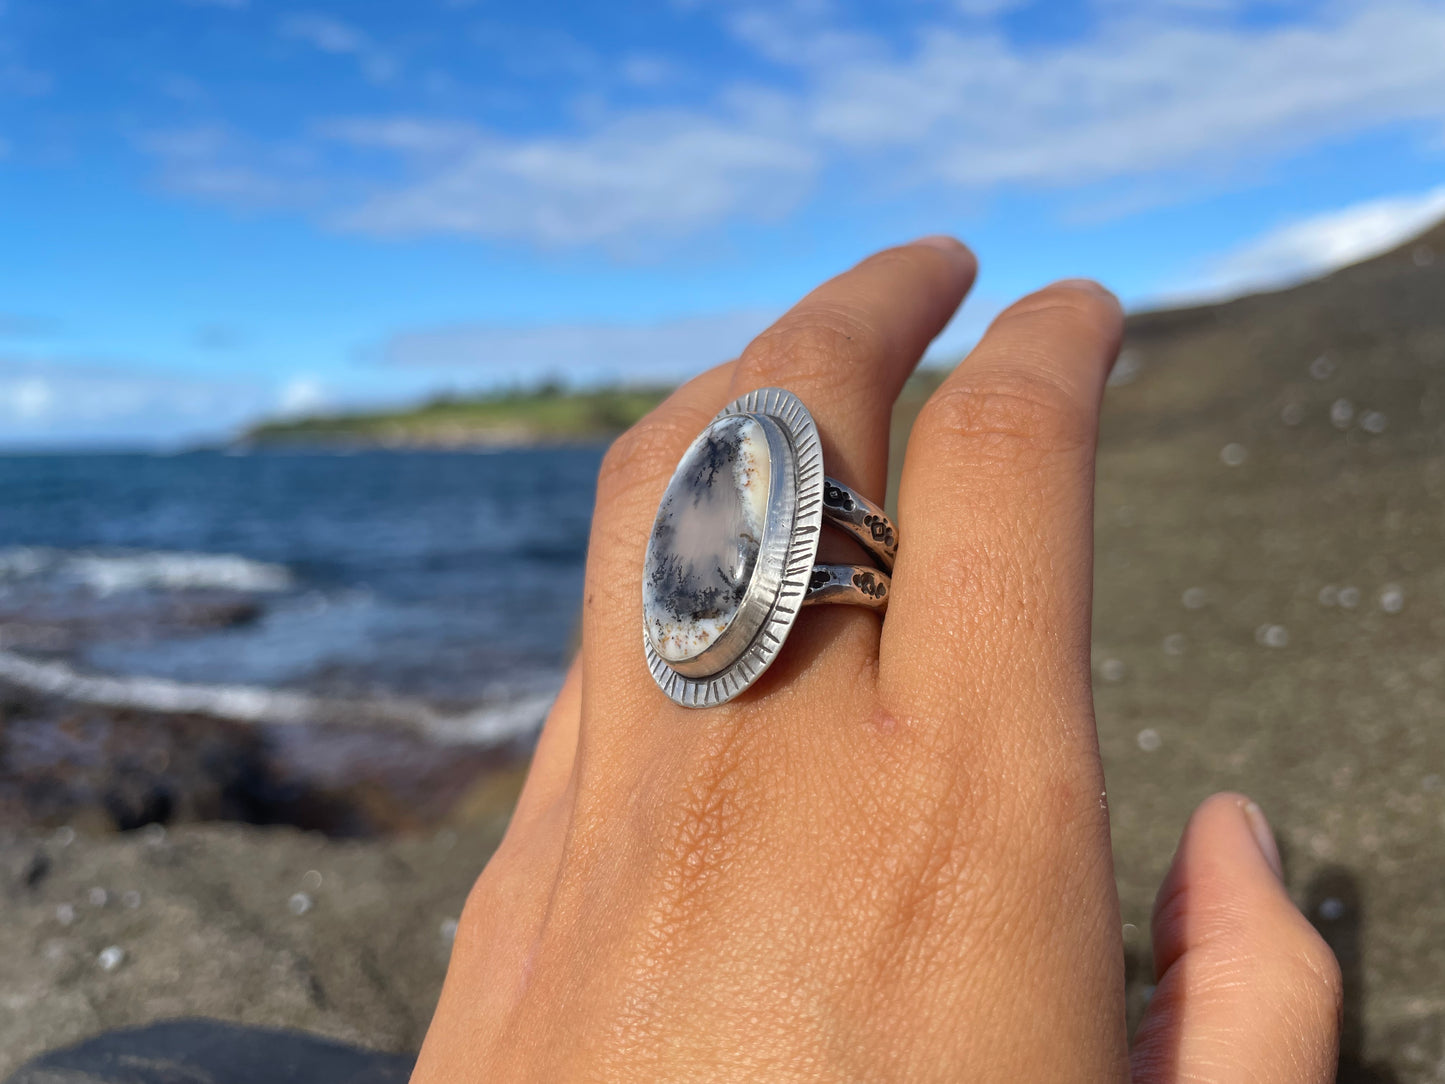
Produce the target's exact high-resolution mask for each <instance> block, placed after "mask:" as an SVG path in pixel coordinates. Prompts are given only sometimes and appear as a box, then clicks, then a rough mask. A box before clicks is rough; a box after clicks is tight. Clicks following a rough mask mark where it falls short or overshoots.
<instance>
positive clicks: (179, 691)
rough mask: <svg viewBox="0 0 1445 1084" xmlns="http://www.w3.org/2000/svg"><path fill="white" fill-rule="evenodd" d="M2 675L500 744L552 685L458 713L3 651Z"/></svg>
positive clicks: (98, 694) (81, 695)
mask: <svg viewBox="0 0 1445 1084" xmlns="http://www.w3.org/2000/svg"><path fill="white" fill-rule="evenodd" d="M0 680H3V681H8V682H10V683H11V684H13V685H18V686H20V687H22V688H25V689H30V690H32V691H33V692H38V693H44V694H47V695H50V696H58V697H63V698H65V699H68V700H75V701H79V702H81V703H87V704H101V705H105V706H107V707H115V708H134V709H139V710H144V711H157V712H167V713H177V714H179V713H188V712H194V713H196V714H203V715H214V716H217V717H219V718H223V719H230V720H233V721H235V722H243V723H271V724H277V725H308V724H319V723H332V724H339V725H345V726H398V727H403V728H406V729H411V730H414V731H417V732H419V733H421V734H423V735H425V736H426V737H429V738H431V739H432V740H434V741H439V742H447V743H457V744H465V745H479V746H497V745H504V744H506V743H507V742H509V741H512V740H514V739H516V738H521V737H524V736H526V735H528V734H530V733H532V732H533V731H535V730H536V729H537V728H538V727H539V726H540V725H541V723H542V720H543V719H544V718H545V717H546V714H547V710H548V708H550V707H551V704H552V701H553V700H554V699H555V698H556V690H555V689H551V690H547V691H545V692H537V691H533V692H528V693H525V694H521V695H514V696H511V697H498V699H496V700H495V701H493V702H491V703H487V704H483V705H480V706H478V707H476V708H473V709H471V710H469V711H465V712H461V713H459V714H449V713H445V712H440V711H438V710H436V709H435V708H434V707H432V706H431V705H429V704H426V703H424V702H422V701H418V700H406V699H400V698H394V699H376V700H365V701H351V700H339V699H330V698H326V697H319V696H312V695H310V694H307V693H303V692H295V691H292V690H286V689H267V688H262V687H259V686H253V685H201V684H190V683H185V682H179V681H171V680H168V679H166V678H156V677H145V676H139V675H127V676H114V675H107V674H89V673H85V672H83V671H80V670H77V669H76V668H74V667H73V666H71V665H70V664H68V663H64V662H58V661H50V660H41V659H33V658H29V657H27V656H25V655H22V654H19V653H18V652H13V651H0Z"/></svg>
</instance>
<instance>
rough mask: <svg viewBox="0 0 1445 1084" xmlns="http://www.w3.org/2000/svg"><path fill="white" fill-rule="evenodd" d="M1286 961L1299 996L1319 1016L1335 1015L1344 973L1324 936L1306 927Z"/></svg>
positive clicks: (1343, 985) (1339, 1000) (1339, 1002)
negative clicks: (1288, 962) (1289, 965)
mask: <svg viewBox="0 0 1445 1084" xmlns="http://www.w3.org/2000/svg"><path fill="white" fill-rule="evenodd" d="M1289 960H1290V964H1291V968H1292V972H1293V973H1292V982H1293V986H1294V988H1295V989H1296V990H1297V991H1298V994H1299V996H1300V997H1301V998H1302V999H1303V1000H1304V1001H1305V1003H1306V1004H1308V1005H1309V1006H1310V1007H1311V1008H1312V1009H1313V1010H1314V1011H1316V1012H1317V1013H1319V1014H1320V1015H1322V1016H1329V1017H1333V1016H1336V1015H1337V1014H1338V1013H1339V1009H1340V1005H1341V1003H1342V1001H1343V998H1344V989H1345V981H1344V973H1343V972H1342V971H1341V969H1340V962H1339V960H1338V959H1336V958H1335V954H1334V951H1333V950H1332V949H1331V948H1330V946H1329V944H1328V943H1327V942H1326V941H1325V939H1324V938H1323V937H1321V936H1320V935H1319V933H1318V932H1316V931H1315V929H1314V928H1313V927H1310V926H1306V927H1305V929H1304V931H1303V935H1302V937H1301V939H1300V943H1299V944H1298V945H1297V946H1295V948H1294V949H1293V951H1292V952H1291V954H1290V957H1289Z"/></svg>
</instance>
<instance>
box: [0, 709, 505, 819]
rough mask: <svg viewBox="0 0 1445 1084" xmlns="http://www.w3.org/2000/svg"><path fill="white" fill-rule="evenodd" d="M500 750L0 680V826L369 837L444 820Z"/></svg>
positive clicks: (498, 760) (501, 759)
mask: <svg viewBox="0 0 1445 1084" xmlns="http://www.w3.org/2000/svg"><path fill="white" fill-rule="evenodd" d="M512 755H513V754H512V753H511V752H510V751H508V750H495V751H488V750H485V749H479V748H471V747H462V748H458V747H453V746H441V745H437V744H436V743H432V742H428V741H426V740H425V739H424V738H421V737H419V736H416V735H412V734H408V733H401V732H394V731H385V730H383V729H381V728H365V729H342V728H337V727H310V726H289V727H286V726H271V727H268V726H257V725H253V724H249V723H240V722H235V721H232V720H228V719H221V718H215V717H212V716H208V715H197V714H171V713H164V712H150V711H141V710H135V709H123V708H112V707H106V706H102V705H87V704H76V703H73V702H68V701H65V700H63V699H60V698H57V697H47V696H43V695H37V694H34V693H31V692H28V691H26V690H24V689H20V688H17V687H7V686H5V685H4V684H0V825H6V826H11V827H21V826H31V827H37V828H54V827H59V826H65V825H73V826H75V827H79V828H82V829H84V830H86V831H89V832H110V831H128V830H131V829H135V828H140V827H142V826H144V825H147V824H182V823H190V822H197V821H242V822H246V823H251V824H293V825H296V826H297V827H301V828H307V829H312V830H317V831H321V832H324V833H326V834H327V835H333V836H349V837H358V836H372V835H377V834H383V833H387V832H392V831H398V830H407V829H415V828H419V827H425V826H427V825H429V824H435V823H438V822H440V821H441V820H443V819H444V818H445V817H446V816H448V814H449V813H450V811H451V808H452V806H453V805H455V804H456V803H457V802H458V801H460V800H461V799H462V798H463V797H464V796H465V795H466V794H467V792H468V790H469V788H471V787H473V786H474V781H475V780H476V779H477V778H478V777H479V776H482V775H484V774H485V773H486V772H487V771H488V770H490V769H492V768H495V767H497V766H498V765H500V764H502V763H505V762H506V761H507V760H508V759H509V758H510V757H511V756H512Z"/></svg>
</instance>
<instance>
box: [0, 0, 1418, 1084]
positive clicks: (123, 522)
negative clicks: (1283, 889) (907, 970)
mask: <svg viewBox="0 0 1445 1084" xmlns="http://www.w3.org/2000/svg"><path fill="white" fill-rule="evenodd" d="M934 232H951V233H955V234H957V235H959V236H961V237H963V238H964V239H966V240H967V241H968V242H969V243H970V244H971V245H972V246H973V247H974V249H975V250H976V251H977V253H978V254H979V257H980V261H981V265H982V272H981V275H980V279H979V284H978V287H977V289H976V291H975V294H974V296H973V297H972V298H971V299H970V300H969V302H968V303H967V305H966V307H965V309H964V310H963V312H962V313H961V314H960V316H959V317H958V318H957V319H956V320H955V321H954V323H953V325H952V326H951V327H950V328H949V329H948V330H947V331H946V332H945V333H944V335H943V336H942V337H941V338H940V340H939V341H938V342H937V343H936V344H935V348H934V350H933V351H932V353H931V354H930V356H929V358H928V359H926V361H925V366H924V369H923V370H922V371H921V372H920V375H919V376H918V377H917V378H916V379H915V380H914V382H913V383H912V384H911V385H910V386H909V389H908V391H907V393H906V394H905V396H904V399H903V401H902V402H901V403H900V405H899V409H898V417H897V421H898V425H897V431H898V438H899V440H900V441H901V440H902V438H903V436H904V435H905V434H906V431H907V426H908V423H909V420H910V419H911V417H912V415H913V413H914V412H916V410H917V408H918V406H919V404H920V403H921V402H922V400H923V398H924V397H926V395H927V393H928V391H929V389H930V388H931V387H932V386H933V385H934V384H936V382H937V380H938V379H939V374H940V372H941V371H942V367H944V366H946V365H948V364H949V363H951V362H952V361H954V360H956V359H957V358H958V357H959V356H960V355H961V354H962V353H963V352H965V351H966V350H967V349H968V348H969V346H970V345H971V344H972V343H973V342H974V341H975V340H976V338H977V337H978V335H979V334H980V332H981V330H982V329H983V328H984V327H985V326H986V324H987V322H988V320H989V319H990V318H991V317H992V316H993V315H994V314H995V313H997V312H998V311H999V310H1000V309H1001V308H1002V307H1003V306H1004V305H1006V304H1007V303H1008V302H1009V301H1010V300H1011V299H1012V298H1014V297H1016V296H1017V295H1019V294H1020V293H1022V292H1024V291H1026V290H1030V289H1033V288H1036V287H1038V286H1040V285H1043V284H1044V283H1045V282H1047V281H1049V280H1051V279H1053V278H1056V277H1061V276H1070V275H1088V276H1092V277H1096V278H1098V279H1100V280H1102V281H1103V282H1105V283H1106V284H1108V285H1109V286H1111V287H1112V288H1113V289H1114V290H1115V291H1116V292H1118V293H1119V294H1120V295H1121V297H1122V298H1123V299H1124V300H1125V302H1126V304H1127V305H1128V307H1129V308H1130V310H1131V313H1132V315H1131V318H1130V325H1129V336H1128V341H1127V343H1126V346H1125V349H1124V353H1123V355H1122V357H1121V360H1120V364H1119V366H1118V368H1117V369H1116V371H1115V374H1114V376H1113V378H1112V380H1111V388H1110V391H1109V394H1108V396H1107V400H1106V410H1105V423H1104V431H1103V435H1102V438H1101V456H1100V478H1099V490H1098V513H1097V536H1098V569H1097V577H1096V578H1097V583H1096V591H1097V614H1096V628H1095V677H1096V686H1097V699H1098V712H1099V727H1100V737H1101V742H1102V745H1103V749H1104V754H1105V758H1106V768H1107V772H1108V780H1109V787H1110V792H1109V797H1110V804H1111V807H1112V811H1113V817H1114V834H1115V844H1116V849H1117V853H1118V874H1119V883H1120V891H1121V897H1122V900H1123V907H1124V922H1125V926H1124V936H1125V943H1126V948H1127V950H1128V952H1129V974H1130V993H1129V997H1130V1006H1131V1012H1132V1013H1133V1014H1135V1015H1136V1016H1137V1013H1138V1011H1139V1009H1140V1007H1141V1006H1142V1005H1143V1004H1144V1003H1145V1001H1146V1000H1147V998H1148V996H1149V993H1150V991H1151V987H1150V982H1151V971H1150V966H1151V965H1150V961H1149V954H1148V936H1147V929H1148V914H1149V907H1150V904H1151V901H1152V893H1153V889H1154V886H1155V884H1157V881H1158V879H1159V877H1160V876H1161V874H1162V872H1163V869H1164V868H1165V866H1166V865H1167V862H1168V859H1169V856H1170V854H1171V853H1172V849H1173V846H1174V843H1175V841H1176V839H1177V836H1178V833H1179V831H1180V829H1181V828H1182V827H1183V823H1184V819H1185V817H1186V816H1187V814H1188V812H1189V810H1190V809H1192V808H1193V806H1194V805H1195V804H1196V803H1197V801H1199V800H1200V799H1202V798H1203V797H1204V796H1206V795H1207V794H1208V793H1210V792H1212V791H1215V790H1218V789H1223V788H1238V789H1242V790H1246V791H1248V792H1249V793H1250V794H1251V795H1252V796H1254V797H1255V798H1256V799H1257V800H1258V801H1259V802H1260V803H1261V804H1262V805H1263V807H1264V808H1265V810H1266V812H1267V813H1268V814H1269V816H1270V818H1271V820H1272V821H1273V823H1274V825H1275V827H1276V829H1277V831H1278V833H1279V835H1280V839H1281V844H1282V848H1283V849H1284V851H1285V857H1286V865H1287V872H1288V879H1289V882H1290V887H1291V891H1292V892H1293V894H1294V895H1295V898H1296V899H1297V901H1298V902H1299V903H1300V904H1301V906H1302V907H1304V908H1305V909H1306V911H1307V913H1308V914H1309V916H1310V917H1311V919H1312V920H1313V921H1315V922H1316V924H1317V925H1318V926H1319V927H1320V928H1321V930H1322V931H1324V932H1325V934H1326V936H1327V937H1328V938H1329V939H1330V941H1331V943H1332V944H1333V945H1334V946H1335V948H1336V951H1337V953H1338V954H1339V955H1340V957H1341V960H1342V963H1343V964H1344V969H1345V974H1346V978H1347V983H1348V987H1349V989H1348V996H1347V1019H1346V1032H1345V1049H1344V1052H1343V1061H1342V1068H1341V1080H1343V1081H1381V1082H1388V1081H1398V1082H1409V1084H1414V1082H1425V1081H1445V977H1442V976H1445V736H1442V732H1441V721H1442V717H1445V653H1442V646H1445V510H1442V498H1445V3H1441V2H1439V0H1315V2H1311V0H1077V2H1063V0H1057V2H1056V0H907V2H900V3H891V4H865V3H859V2H849V0H778V2H771V3H761V2H760V3H751V2H748V0H652V2H648V3H637V4H628V5H618V4H615V3H613V4H604V3H600V2H599V3H584V2H573V3H559V2H549V0H540V2H534V3H531V4H527V5H516V4H500V3H495V2H491V0H412V2H409V3H405V4H403V3H398V2H381V0H350V2H347V3H340V2H337V0H329V2H328V0H319V2H315V3H311V2H306V0H129V2H126V3H120V2H117V0H71V2H67V3H65V4H56V3H50V2H45V0H0V877H3V882H0V1074H3V1073H5V1072H7V1071H9V1070H10V1069H12V1068H14V1067H15V1066H16V1065H18V1064H19V1063H20V1062H22V1061H23V1060H24V1059H25V1058H27V1057H30V1056H32V1055H34V1054H37V1053H39V1052H40V1051H43V1050H47V1049H50V1048H52V1047H55V1046H58V1045H61V1044H64V1043H66V1042H71V1041H74V1040H77V1039H81V1038H83V1037H85V1036H88V1035H92V1034H94V1033H96V1032H99V1031H102V1030H104V1029H106V1028H112V1027H118V1026H122V1025H127V1024H137V1023H144V1022H148V1021H151V1020H154V1019H158V1018H163V1017H167V1016H177V1015H182V1014H189V1013H197V1012H199V1013H205V1014H209V1015H212V1016H216V1017H219V1018H222V1019H226V1020H232V1021H237V1022H243V1023H251V1024H286V1025H292V1026H299V1027H303V1028H306V1029H308V1030H312V1031H316V1032H320V1033H322V1034H325V1035H329V1036H333V1037H336V1038H340V1039H346V1040H349V1041H355V1042H360V1043H364V1044H366V1045H369V1046H374V1047H379V1048H382V1049H387V1050H392V1051H398V1052H405V1051H409V1050H414V1049H415V1048H416V1046H417V1045H418V1044H419V1042H420V1039H421V1035H422V1033H423V1031H424V1029H425V1025H426V1021H427V1020H428V1018H429V1016H430V1012H431V1008H432V1006H433V1004H434V1003H435V998H436V994H437V991H438V989H439V985H440V980H441V975H442V973H443V970H444V968H445V963H446V959H447V953H448V949H449V946H450V939H451V936H452V934H453V933H454V931H455V921H456V916H457V914H458V912H459V910H460V906H461V901H462V899H463V898H464V896H465V892H466V889H467V887H468V886H469V885H470V883H471V880H472V879H473V878H474V876H475V875H476V873H477V871H478V870H479V869H480V867H481V865H482V863H483V862H484V861H485V859H486V857H487V854H488V853H489V852H490V849H491V848H492V847H493V846H494V845H495V842H496V840H497V838H498V837H499V834H500V831H501V830H502V828H503V827H504V826H505V821H506V816H507V812H508V810H509V808H510V803H511V801H512V799H513V797H514V796H515V793H516V788H517V785H518V780H519V779H520V776H521V772H522V770H523V769H524V766H525V761H526V756H527V751H528V748H529V743H530V740H531V737H532V735H533V733H534V731H535V727H536V725H537V723H538V721H539V720H540V718H541V717H542V714H543V713H544V712H545V710H546V707H547V705H548V703H549V701H550V698H551V696H552V695H553V693H554V692H555V690H556V687H557V684H558V682H559V681H560V675H561V671H562V668H563V666H564V665H565V663H566V660H567V658H568V656H569V654H570V651H571V649H572V646H573V637H574V625H575V620H576V614H577V600H578V596H579V592H580V587H581V577H582V562H583V558H584V553H585V546H586V537H587V529H588V520H589V517H590V506H591V500H592V480H593V475H594V473H595V470H596V468H597V464H598V462H599V460H600V457H601V454H602V449H603V448H604V447H605V445H606V442H607V441H608V440H609V439H610V438H611V437H612V436H613V435H615V433H616V432H618V431H619V430H620V429H621V428H623V427H625V426H626V425H627V424H629V423H630V422H631V421H632V420H633V419H635V418H636V417H638V416H639V415H640V414H641V413H642V412H644V411H645V410H646V409H647V408H648V407H649V406H650V405H651V404H652V403H654V402H656V401H657V399H658V398H659V397H660V396H661V395H662V394H664V393H665V391H666V390H667V389H668V388H669V387H671V386H673V385H675V384H676V383H677V382H678V381H680V380H683V379H685V378H686V377H688V376H689V375H690V374H692V373H695V372H697V371H698V370H700V369H701V368H703V367H706V366H708V365H711V364H714V363H716V362H718V361H720V360H724V359H726V358H727V357H729V356H731V355H732V354H734V353H735V352H736V351H738V350H739V349H740V348H741V347H742V346H743V345H744V344H745V343H746V342H747V341H748V339H749V338H750V337H751V336H752V335H754V334H756V333H757V332H758V331H759V330H761V329H762V328H763V327H765V326H766V324H767V323H768V322H769V321H770V320H771V319H772V318H773V317H774V316H776V315H777V314H778V313H780V312H781V311H782V310H783V309H784V308H786V306H787V305H789V304H790V303H791V302H792V301H793V300H794V299H796V298H797V297H798V296H799V295H800V294H802V293H803V292H805V291H806V290H807V289H809V288H810V287H811V286H812V285H814V284H816V283H817V282H818V281H819V280H820V279H822V278H824V277H826V276H828V275H831V274H833V273H836V272H837V271H839V270H841V269H842V268H844V267H845V266H847V265H848V264H850V263H851V262H853V261H854V260H856V259H858V258H860V257H861V256H863V255H865V254H866V253H868V252H869V251H871V250H873V249H875V248H878V247H882V246H884V245H887V244H891V243H896V242H899V241H902V240H906V239H908V238H910V237H912V236H916V235H920V234H925V233H934ZM898 448H900V449H901V444H899V445H898ZM897 458H898V457H897V456H896V455H895V462H894V467H895V470H896V467H897ZM905 527H906V525H905Z"/></svg>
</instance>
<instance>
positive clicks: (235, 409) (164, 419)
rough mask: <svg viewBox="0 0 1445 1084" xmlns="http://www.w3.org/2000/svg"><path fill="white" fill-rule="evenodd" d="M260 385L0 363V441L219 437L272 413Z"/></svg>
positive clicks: (66, 363)
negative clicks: (264, 414)
mask: <svg viewBox="0 0 1445 1084" xmlns="http://www.w3.org/2000/svg"><path fill="white" fill-rule="evenodd" d="M270 405H271V404H270V401H269V397H268V396H267V395H266V394H265V392H264V390H263V389H262V388H260V387H259V386H255V385H251V384H248V383H244V382H237V381H227V380H203V379H195V378H189V377H183V376H178V375H175V374H171V373H165V372H159V371H148V370H144V369H134V368H118V367H114V366H110V365H104V364H101V363H96V362H90V361H85V360H79V359H66V358H43V357H30V356H23V355H12V356H0V421H3V422H4V425H3V426H0V441H3V442H4V443H7V444H13V443H17V442H28V441H45V442H66V441H75V440H82V441H87V442H91V441H95V440H118V441H127V442H130V441H135V442H144V443H153V442H154V441H155V437H156V434H157V433H164V434H167V435H168V436H176V437H180V438H186V437H197V436H210V437H216V436H221V435H224V434H226V433H227V432H229V431H230V430H231V429H232V428H234V427H235V426H237V425H239V424H241V423H242V422H244V421H246V420H247V419H249V418H252V417H255V416H257V415H259V414H261V413H263V412H265V411H266V410H267V409H269V407H270Z"/></svg>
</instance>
